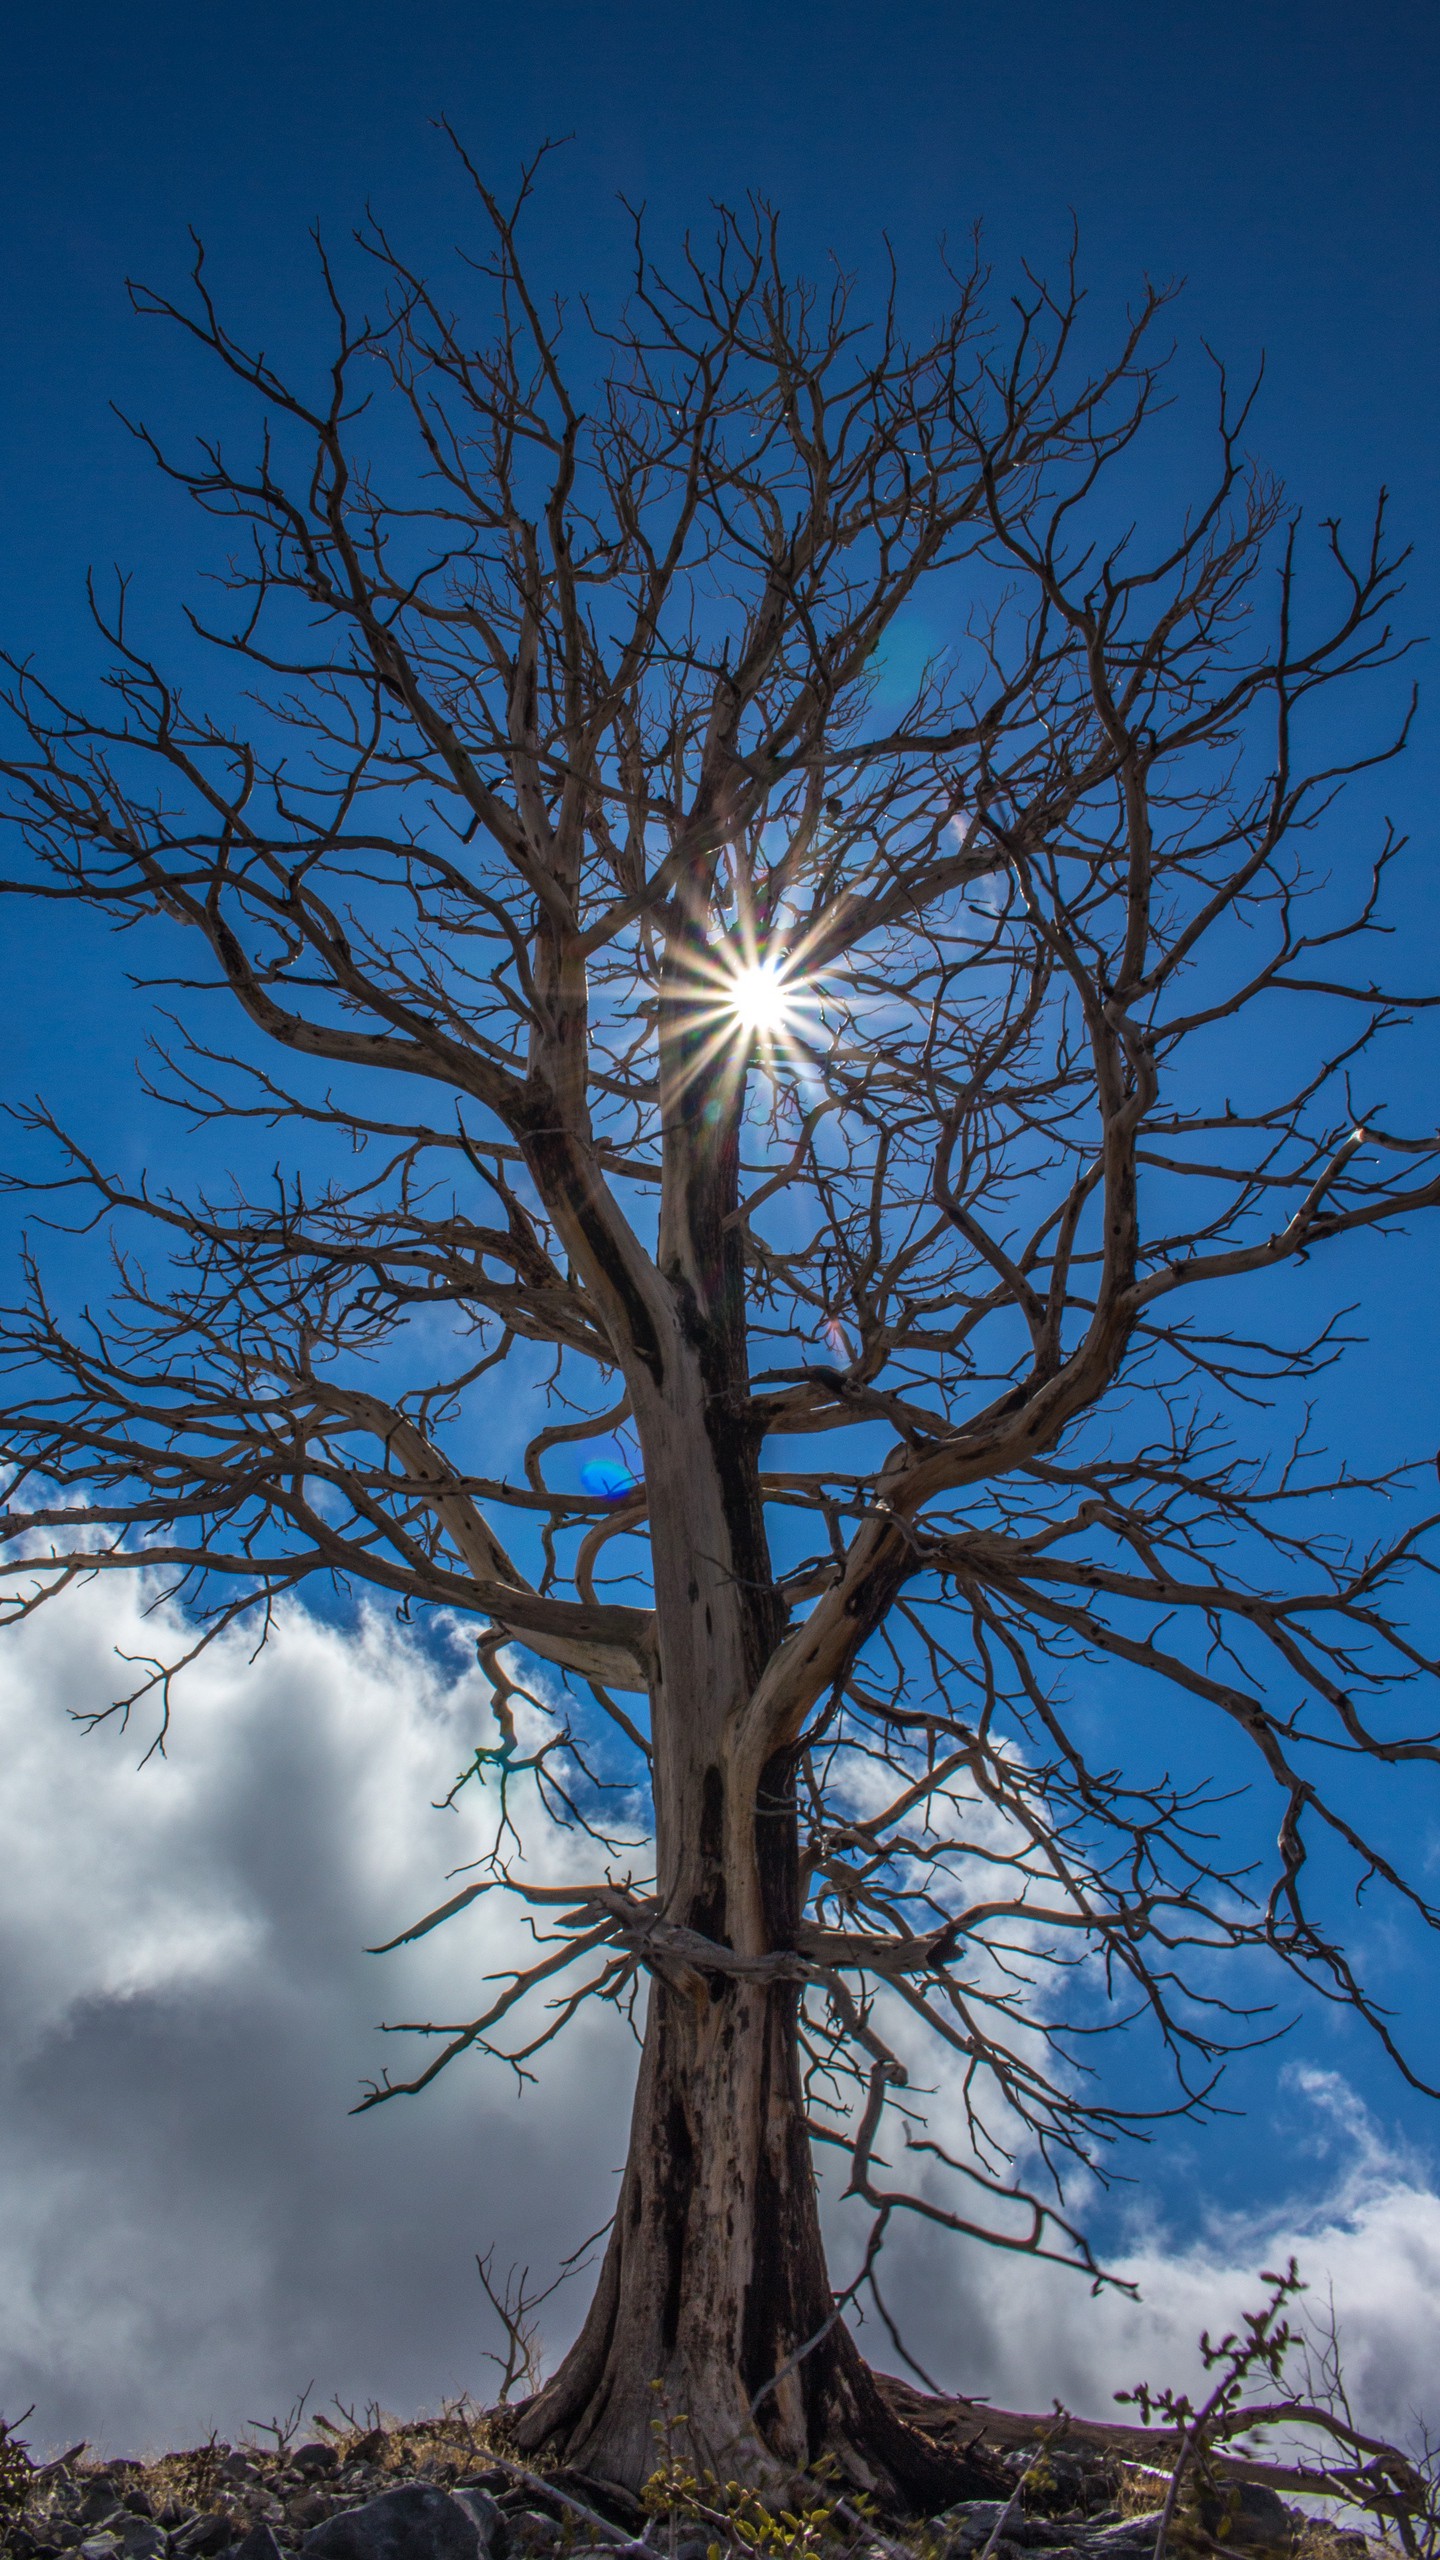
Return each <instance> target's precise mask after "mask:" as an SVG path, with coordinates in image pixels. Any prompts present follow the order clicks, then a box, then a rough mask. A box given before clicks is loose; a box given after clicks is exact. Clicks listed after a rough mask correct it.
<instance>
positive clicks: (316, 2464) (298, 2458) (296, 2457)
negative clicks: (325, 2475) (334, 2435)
mask: <svg viewBox="0 0 1440 2560" xmlns="http://www.w3.org/2000/svg"><path fill="white" fill-rule="evenodd" d="M339 2465H340V2456H339V2454H338V2453H337V2452H336V2450H335V2447H334V2446H333V2444H320V2443H318V2442H317V2443H315V2444H302V2445H298V2446H297V2447H296V2450H295V2451H294V2453H292V2454H291V2456H290V2467H291V2469H292V2471H303V2472H304V2474H305V2476H306V2478H307V2479H318V2478H319V2477H320V2475H321V2473H322V2472H325V2471H335V2470H338V2468H339Z"/></svg>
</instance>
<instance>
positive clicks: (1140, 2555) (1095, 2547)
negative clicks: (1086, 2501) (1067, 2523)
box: [1085, 2507, 1160, 2560]
mask: <svg viewBox="0 0 1440 2560" xmlns="http://www.w3.org/2000/svg"><path fill="white" fill-rule="evenodd" d="M1159 2530H1160V2510H1159V2508H1158V2507H1156V2508H1155V2509H1154V2510H1153V2511H1152V2512H1151V2513H1150V2514H1149V2515H1144V2516H1126V2517H1125V2519H1124V2521H1123V2523H1121V2524H1107V2525H1102V2527H1101V2529H1100V2531H1099V2532H1098V2533H1091V2534H1087V2536H1086V2539H1085V2547H1086V2549H1087V2551H1092V2552H1098V2553H1100V2554H1102V2555H1105V2554H1109V2553H1112V2552H1113V2553H1114V2555H1115V2560H1145V2555H1146V2554H1147V2553H1149V2552H1151V2551H1153V2550H1154V2548H1155V2536H1156V2534H1157V2533H1158V2532H1159Z"/></svg>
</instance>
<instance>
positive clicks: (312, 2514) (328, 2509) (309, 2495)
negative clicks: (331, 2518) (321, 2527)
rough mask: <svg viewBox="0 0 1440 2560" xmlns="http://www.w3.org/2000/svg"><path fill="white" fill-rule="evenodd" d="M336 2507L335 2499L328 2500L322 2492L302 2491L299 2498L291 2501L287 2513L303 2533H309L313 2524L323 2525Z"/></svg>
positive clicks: (314, 2490) (313, 2490) (316, 2490)
mask: <svg viewBox="0 0 1440 2560" xmlns="http://www.w3.org/2000/svg"><path fill="white" fill-rule="evenodd" d="M334 2507H335V2501H334V2499H333V2498H327V2497H326V2496H325V2495H324V2492H323V2491H322V2490H319V2489H302V2490H301V2492H300V2495H299V2497H298V2498H292V2499H291V2500H290V2503H289V2505H288V2506H287V2508H286V2510H285V2513H286V2515H287V2516H288V2517H289V2519H290V2522H291V2523H292V2524H293V2525H298V2526H299V2528H300V2531H301V2532H302V2533H308V2532H309V2530H310V2527H311V2526H312V2524H323V2523H324V2521H325V2519H326V2517H327V2516H328V2515H331V2514H333V2512H334Z"/></svg>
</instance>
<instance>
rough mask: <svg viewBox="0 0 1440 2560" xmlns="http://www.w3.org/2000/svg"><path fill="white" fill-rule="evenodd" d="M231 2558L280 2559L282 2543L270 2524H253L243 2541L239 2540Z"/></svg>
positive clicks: (238, 2559) (248, 2559) (237, 2559)
mask: <svg viewBox="0 0 1440 2560" xmlns="http://www.w3.org/2000/svg"><path fill="white" fill-rule="evenodd" d="M231 2560H280V2545H279V2543H278V2542H277V2541H276V2539H275V2536H274V2534H273V2533H272V2532H271V2530H270V2527H269V2526H268V2524H252V2526H251V2527H250V2530H249V2532H248V2533H247V2534H246V2536H245V2539H244V2541H243V2542H237V2543H236V2545H235V2549H234V2551H233V2552H232V2554H231Z"/></svg>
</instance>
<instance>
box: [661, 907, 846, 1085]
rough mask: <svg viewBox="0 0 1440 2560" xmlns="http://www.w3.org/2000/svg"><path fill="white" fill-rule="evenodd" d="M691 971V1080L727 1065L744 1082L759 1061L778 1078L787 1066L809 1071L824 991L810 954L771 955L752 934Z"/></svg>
mask: <svg viewBox="0 0 1440 2560" xmlns="http://www.w3.org/2000/svg"><path fill="white" fill-rule="evenodd" d="M691 971H692V974H691V980H690V987H689V990H688V993H687V997H686V1000H685V1013H686V1015H687V1016H688V1019H689V1022H690V1024H691V1025H692V1026H693V1035H692V1037H691V1038H689V1039H687V1041H686V1044H685V1046H686V1073H687V1075H690V1076H693V1075H696V1074H700V1075H705V1074H707V1073H709V1072H711V1071H713V1069H714V1068H715V1067H716V1065H717V1064H718V1063H719V1062H720V1061H721V1060H722V1059H723V1060H724V1061H725V1062H726V1063H727V1065H729V1066H730V1067H731V1068H733V1070H734V1071H735V1073H736V1074H737V1075H738V1074H743V1073H744V1070H745V1068H746V1066H747V1064H749V1063H751V1062H752V1061H753V1062H758V1063H759V1064H761V1065H763V1066H765V1067H767V1068H768V1069H770V1070H771V1071H772V1072H773V1071H774V1070H776V1069H777V1068H779V1067H782V1066H784V1065H789V1066H790V1067H792V1068H793V1069H795V1070H797V1071H800V1072H804V1071H805V1070H806V1068H807V1067H808V1065H809V1064H810V1059H809V1056H808V1054H807V1052H808V1050H809V1045H810V1041H811V1039H813V1036H814V1034H815V1033H817V1032H818V1031H819V1029H820V1005H821V992H822V991H821V982H820V973H819V972H818V971H815V970H811V969H807V967H806V965H805V960H804V955H803V951H802V952H798V953H797V952H795V951H792V950H787V949H786V948H784V947H783V945H781V946H775V947H769V948H767V947H765V946H764V945H762V944H761V943H760V942H759V940H758V938H757V936H756V935H755V934H754V933H753V932H752V931H741V932H740V933H738V934H737V935H736V936H735V938H734V939H733V940H730V941H726V942H724V943H720V944H716V945H712V947H711V948H710V950H708V951H707V952H706V953H705V954H704V957H703V958H702V959H700V960H699V961H697V962H692V964H691Z"/></svg>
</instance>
